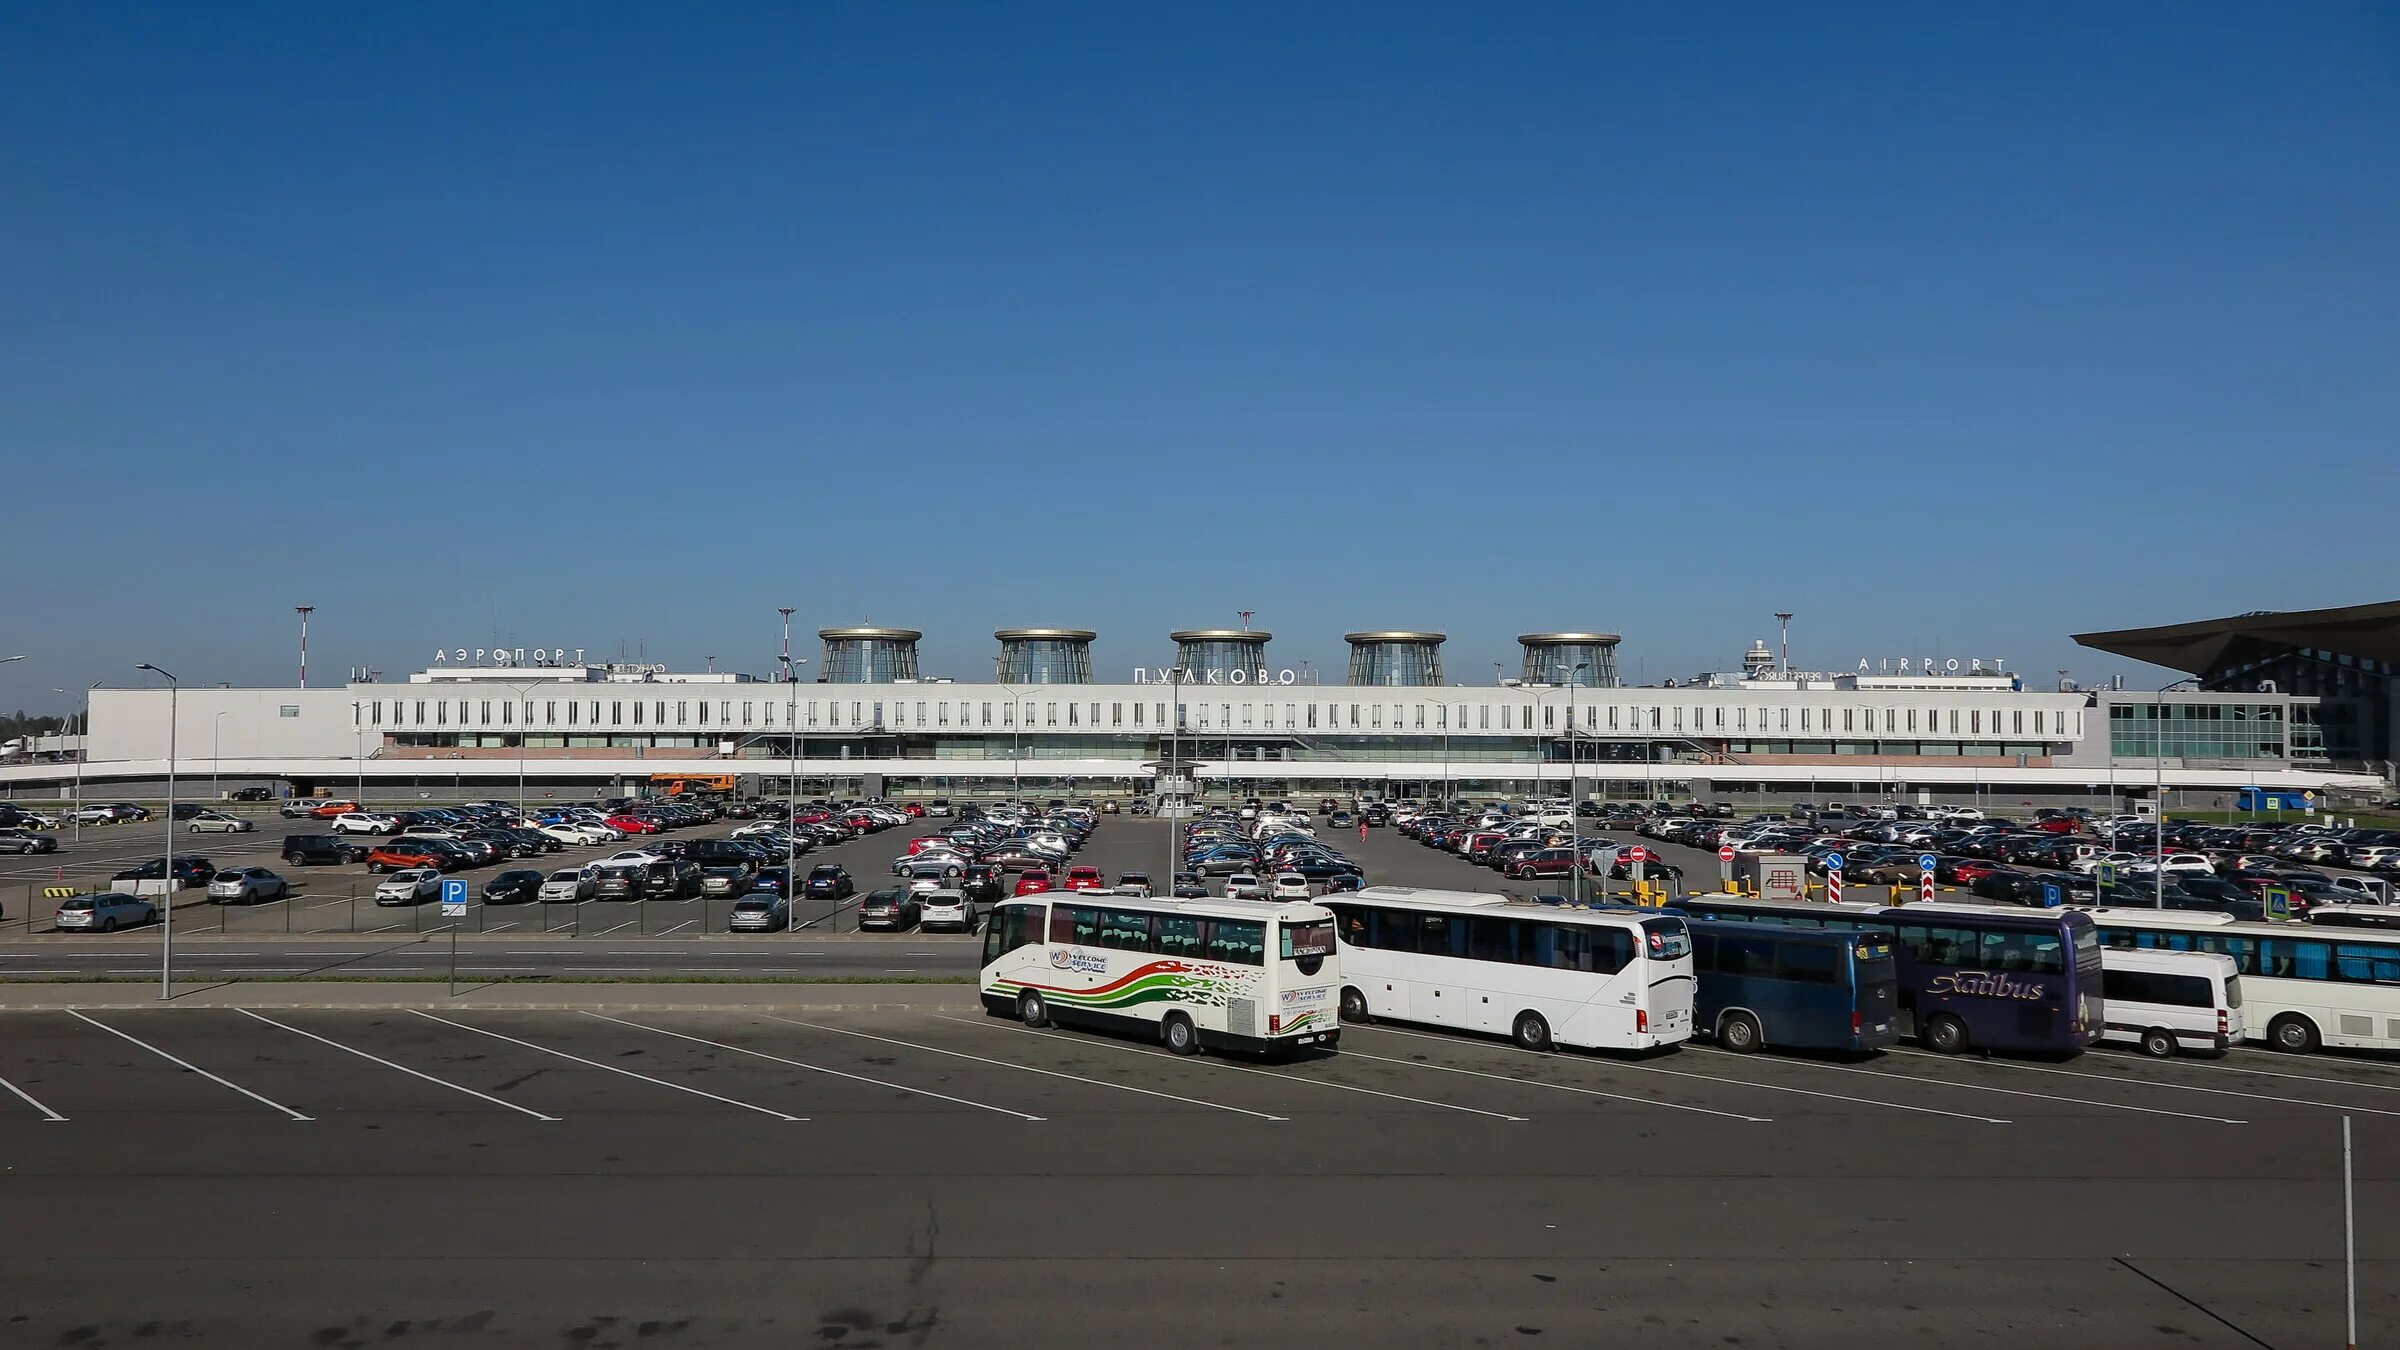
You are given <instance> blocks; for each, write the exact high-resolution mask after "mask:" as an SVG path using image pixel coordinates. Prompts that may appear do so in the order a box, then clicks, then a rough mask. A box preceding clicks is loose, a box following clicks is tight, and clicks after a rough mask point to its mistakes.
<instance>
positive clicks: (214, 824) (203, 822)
mask: <svg viewBox="0 0 2400 1350" xmlns="http://www.w3.org/2000/svg"><path fill="white" fill-rule="evenodd" d="M183 827H184V828H185V829H187V830H189V831H191V832H192V833H193V834H246V833H248V832H250V831H251V830H255V829H257V828H258V822H257V821H255V820H245V819H243V818H242V817H240V816H229V815H227V814H225V813H224V812H222V811H203V812H201V813H200V814H199V815H196V816H194V817H192V818H191V819H190V820H187V821H185V822H183Z"/></svg>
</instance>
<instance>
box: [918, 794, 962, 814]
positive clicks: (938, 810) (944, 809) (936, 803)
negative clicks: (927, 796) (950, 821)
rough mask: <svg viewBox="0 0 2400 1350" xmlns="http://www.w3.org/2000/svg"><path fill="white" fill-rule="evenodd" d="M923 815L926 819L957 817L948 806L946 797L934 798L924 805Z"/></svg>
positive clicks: (954, 810) (955, 812)
mask: <svg viewBox="0 0 2400 1350" xmlns="http://www.w3.org/2000/svg"><path fill="white" fill-rule="evenodd" d="M925 814H926V815H927V816H928V817H931V816H943V817H949V816H955V815H957V814H958V812H957V810H956V809H954V808H953V807H952V806H951V805H950V799H949V798H948V797H936V798H934V799H933V800H932V801H929V802H927V803H925Z"/></svg>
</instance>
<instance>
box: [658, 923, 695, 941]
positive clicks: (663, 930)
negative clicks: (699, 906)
mask: <svg viewBox="0 0 2400 1350" xmlns="http://www.w3.org/2000/svg"><path fill="white" fill-rule="evenodd" d="M698 922H700V921H699V920H698V919H685V920H684V921H683V922H682V923H679V924H676V925H675V928H689V927H691V926H692V925H693V924H696V923H698ZM675 928H661V929H659V930H658V935H659V936H660V937H665V936H667V935H668V934H669V933H672V932H674V931H675Z"/></svg>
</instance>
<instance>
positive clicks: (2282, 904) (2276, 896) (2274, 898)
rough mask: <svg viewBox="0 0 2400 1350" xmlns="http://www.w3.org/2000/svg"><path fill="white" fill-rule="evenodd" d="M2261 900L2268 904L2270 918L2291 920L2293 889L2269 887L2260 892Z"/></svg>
mask: <svg viewBox="0 0 2400 1350" xmlns="http://www.w3.org/2000/svg"><path fill="white" fill-rule="evenodd" d="M2259 899H2261V900H2263V901H2265V902H2266V909H2267V917H2268V918H2270V919H2289V918H2291V917H2292V888H2291V887H2289V886H2269V887H2267V888H2266V889H2265V890H2263V891H2261V892H2259Z"/></svg>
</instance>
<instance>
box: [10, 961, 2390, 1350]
mask: <svg viewBox="0 0 2400 1350" xmlns="http://www.w3.org/2000/svg"><path fill="white" fill-rule="evenodd" d="M2277 1063H2279V1064H2283V1065H2284V1067H2286V1068H2288V1069H2289V1070H2290V1073H2291V1075H2292V1076H2289V1077H2277V1078H2263V1077H2262V1078H2251V1079H2245V1080H2241V1081H2239V1082H2231V1083H2229V1080H2228V1079H2227V1077H2226V1076H2225V1074H2224V1072H2223V1070H2222V1069H2221V1068H2220V1067H2217V1066H2211V1065H2203V1064H2195V1063H2189V1062H2181V1061H2178V1062H2167V1063H2152V1062H2148V1061H2140V1060H2135V1059H2133V1058H2130V1057H2126V1056H2117V1055H2102V1054H2094V1055H2086V1056H2083V1057H2081V1058H2079V1059H2077V1060H2075V1061H2072V1062H2069V1063H2066V1064H2020V1063H2013V1062H1978V1061H1953V1060H1932V1059H1927V1058H1925V1057H1920V1056H1915V1055H1913V1054H1896V1055H1891V1056H1886V1057H1885V1058H1884V1059H1883V1060H1880V1061H1877V1062H1874V1063H1870V1064H1855V1063H1846V1062H1833V1061H1822V1062H1821V1061H1815V1060H1806V1059H1783V1058H1772V1057H1759V1058H1751V1059H1740V1058H1736V1057H1733V1056H1729V1055H1725V1054H1722V1053H1719V1052H1716V1051H1712V1050H1708V1049H1705V1048H1686V1049H1684V1050H1681V1051H1677V1052H1674V1053H1671V1054H1667V1055H1663V1056H1658V1057H1653V1058H1645V1059H1623V1058H1613V1057H1599V1056H1585V1055H1565V1054H1562V1055H1533V1054H1529V1053H1525V1052H1520V1051H1517V1050H1515V1049H1514V1048H1512V1047H1511V1046H1509V1045H1507V1044H1506V1043H1504V1042H1499V1041H1486V1040H1479V1039H1474V1038H1467V1037H1459V1036H1448V1035H1429V1034H1423V1033H1419V1032H1415V1031H1412V1030H1408V1029H1403V1028H1383V1027H1374V1028H1359V1029H1353V1030H1351V1031H1350V1032H1349V1033H1347V1036H1346V1039H1345V1042H1344V1045H1343V1047H1342V1050H1341V1052H1340V1053H1339V1054H1338V1055H1334V1056H1325V1057H1320V1058H1316V1059H1311V1060H1307V1061H1302V1062H1298V1063H1293V1064H1287V1065H1258V1064H1254V1063H1249V1062H1241V1061H1228V1060H1223V1059H1218V1058H1213V1057H1211V1058H1204V1059H1197V1060H1182V1059H1177V1058H1174V1057H1171V1056H1169V1055H1167V1054H1165V1053H1164V1052H1163V1051H1160V1050H1158V1049H1156V1048H1154V1047H1152V1046H1150V1045H1147V1044H1141V1043H1136V1042H1134V1041H1130V1040H1121V1039H1114V1038H1110V1037H1105V1036H1097V1035H1092V1034H1089V1033H1084V1032H1046V1033H1036V1032H1031V1031H1028V1030H1025V1029H1023V1028H1020V1027H1017V1026H1014V1025H1012V1024H1008V1023H1004V1022H1000V1021H997V1020H994V1019H990V1018H987V1017H984V1016H981V1015H978V1014H975V1013H972V1012H957V1013H948V1014H945V1013H941V1012H937V1011H923V1012H894V1013H889V1014H882V1015H876V1016H865V1015H855V1014H840V1013H819V1014H813V1015H810V1014H802V1015H800V1016H797V1017H793V1018H781V1017H777V1016H772V1015H767V1014H763V1013H761V1014H713V1013H649V1014H640V1015H626V1016H621V1017H616V1016H611V1017H603V1016H598V1015H592V1014H583V1013H571V1012H553V1013H504V1012H492V1011H484V1012H457V1013H447V1012H445V1013H439V1014H432V1015H423V1014H416V1013H404V1012H327V1011H288V1010H287V1011H275V1012H265V1013H258V1014H251V1013H245V1012H243V1011H239V1010H236V1009H212V1010H184V1011H167V1012H131V1011H106V1012H98V1013H81V1014H78V1013H69V1012H64V1011H44V1012H20V1013H11V1014H7V1015H5V1016H0V1158H4V1159H5V1160H6V1172H5V1180H4V1181H0V1193H4V1194H5V1196H6V1199H7V1203H6V1204H5V1205H0V1253H5V1257H4V1259H0V1272H5V1273H0V1305H4V1306H0V1327H5V1328H6V1330H5V1332H4V1333H0V1342H4V1343H6V1344H8V1345H11V1346H27V1347H51V1346H59V1347H75V1346H127V1345H139V1344H148V1343H153V1342H156V1343H162V1344H163V1343H174V1344H216V1345H229V1346H240V1347H245V1348H246V1347H275V1346H336V1347H351V1348H353V1350H357V1348H361V1347H367V1346H398V1347H407V1346H411V1345H428V1346H432V1345H439V1346H443V1347H450V1346H495V1347H499V1346H507V1347H517V1346H547V1345H563V1346H588V1347H595V1348H598V1347H633V1346H661V1347H678V1348H680V1347H729V1346H775V1347H789V1346H795V1345H814V1346H828V1347H902V1346H936V1347H938V1346H962V1347H978V1348H984V1347H1012V1346H1026V1347H1037V1346H1038V1347H1042V1350H1053V1348H1054V1347H1057V1346H1060V1345H1070V1346H1077V1345H1101V1344H1136V1345H1146V1346H1170V1347H1171V1346H1186V1345H1209V1346H1288V1345H1300V1344H1315V1345H1340V1346H1376V1347H1387V1346H1388V1347H1415V1346H1443V1347H1449V1346H1499V1345H1526V1344H1546V1345H1575V1346H1599V1345H1629V1344H1639V1345H1644V1346H1677V1347H1681V1346H1708V1347H1720V1348H1721V1347H1724V1346H1728V1345H1736V1346H1750V1347H1756V1346H1778V1345H1797V1346H1819V1345H1822V1346H1856V1345H1859V1344H1899V1345H1908V1346H1912V1347H1914V1346H1970V1345H1973V1346H1982V1345H1994V1344H2002V1345H2012V1346H2032V1347H2048V1346H2094V1347H2112V1348H2117V1347H2147V1346H2176V1347H2192V1346H2219V1347H2252V1348H2253V1350H2254V1348H2255V1347H2257V1346H2262V1345H2264V1346H2278V1347H2281V1346H2303V1345H2311V1346H2322V1345H2335V1344H2339V1343H2340V1338H2341V1334H2342V1321H2341V1310H2342V1284H2341V1259H2340V1257H2341V1226H2340V1215H2341V1210H2340V1183H2339V1147H2338V1139H2339V1117H2340V1116H2341V1115H2343V1114H2351V1115H2353V1116H2354V1117H2355V1118H2356V1120H2357V1124H2358V1129H2359V1158H2360V1159H2361V1166H2362V1171H2361V1176H2360V1187H2359V1197H2358V1199H2359V1204H2358V1212H2359V1216H2360V1219H2361V1222H2362V1227H2361V1231H2360V1235H2359V1237H2360V1244H2359V1245H2360V1251H2361V1252H2362V1253H2363V1254H2364V1256H2365V1257H2366V1258H2367V1259H2366V1261H2365V1262H2364V1265H2363V1267H2362V1276H2363V1279H2362V1288H2363V1301H2362V1304H2361V1308H2360V1313H2361V1320H2362V1324H2363V1325H2364V1326H2366V1327H2367V1328H2369V1329H2370V1330H2371V1331H2375V1330H2378V1329H2380V1330H2381V1331H2388V1329H2389V1328H2390V1327H2392V1326H2394V1325H2400V1295H2396V1294H2395V1293H2394V1289H2395V1282H2394V1277H2395V1276H2400V1262H2396V1261H2395V1260H2393V1259H2392V1258H2393V1254H2394V1253H2395V1251H2400V1246H2396V1245H2395V1244H2400V1217H2395V1216H2396V1215H2400V1209H2396V1208H2395V1202H2400V1182H2396V1179H2395V1169H2394V1166H2393V1163H2392V1161H2391V1160H2392V1158H2393V1156H2394V1150H2395V1146H2400V1128H2395V1127H2396V1126H2400V1114H2396V1113H2400V1096H2395V1090H2396V1089H2400V1068H2396V1067H2394V1066H2388V1065H2380V1064H2357V1063H2343V1064H2340V1065H2334V1066H2327V1065H2320V1064H2317V1063H2314V1062H2298V1063H2288V1062H2284V1061H2277Z"/></svg>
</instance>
